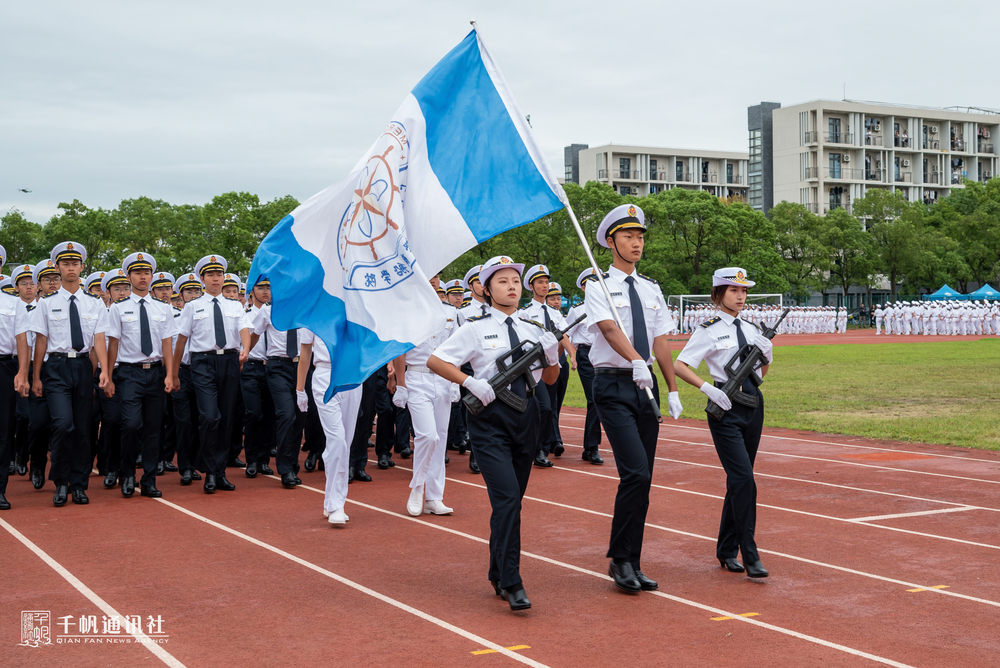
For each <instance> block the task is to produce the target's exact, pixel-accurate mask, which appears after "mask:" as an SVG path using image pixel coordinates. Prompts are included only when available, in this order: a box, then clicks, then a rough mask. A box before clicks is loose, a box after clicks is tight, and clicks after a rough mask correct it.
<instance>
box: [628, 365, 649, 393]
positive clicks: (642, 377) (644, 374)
mask: <svg viewBox="0 0 1000 668" xmlns="http://www.w3.org/2000/svg"><path fill="white" fill-rule="evenodd" d="M632 380H633V381H635V384H636V385H638V386H639V389H640V390H651V389H653V374H651V373H649V367H648V366H646V360H632Z"/></svg>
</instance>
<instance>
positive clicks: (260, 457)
mask: <svg viewBox="0 0 1000 668" xmlns="http://www.w3.org/2000/svg"><path fill="white" fill-rule="evenodd" d="M268 364H270V362H268ZM240 388H241V394H242V397H243V414H242V417H243V419H242V420H241V422H242V431H243V434H244V447H245V450H246V456H247V464H250V463H252V462H256V463H257V464H267V463H268V462H269V461H271V443H272V441H273V435H274V402H272V401H271V388H270V387H269V386H268V380H267V366H266V365H265V364H264V362H262V361H260V360H247V361H246V363H244V364H243V370H242V371H241V372H240ZM236 410H237V411H239V408H238V407H237V409H236ZM237 454H239V453H237ZM229 455H230V457H232V456H233V454H232V449H230V451H229Z"/></svg>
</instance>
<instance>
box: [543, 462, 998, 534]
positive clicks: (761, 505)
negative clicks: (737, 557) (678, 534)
mask: <svg viewBox="0 0 1000 668" xmlns="http://www.w3.org/2000/svg"><path fill="white" fill-rule="evenodd" d="M552 469H553V470H556V471H569V472H570V473H577V474H580V475H589V476H594V477H595V478H607V479H608V480H618V476H610V475H605V474H603V473H595V472H593V471H580V470H577V469H571V468H566V467H565V466H553V467H552ZM652 487H654V488H656V489H663V490H667V491H670V492H679V493H681V494H691V495H693V496H703V497H706V498H709V499H720V500H721V499H724V498H725V497H724V496H719V495H718V494H707V493H706V492H696V491H694V490H692V489H680V488H678V487H668V486H667V485H657V484H656V483H653V485H652ZM757 507H758V508H770V509H771V510H780V511H782V512H786V513H794V514H796V515H806V516H807V517H817V518H819V519H822V520H830V521H833V522H846V523H847V524H854V525H857V526H863V527H875V528H877V529H883V530H885V531H895V532H897V533H907V534H911V535H914V536H923V537H925V538H935V539H937V540H946V541H949V542H952V543H962V544H963V545H974V546H975V547H988V548H989V549H991V550H1000V545H989V544H987V543H976V542H974V541H971V540H962V539H961V538H952V537H950V536H940V535H938V534H932V533H924V532H922V531H910V530H909V529H900V528H898V527H890V526H885V525H883V524H869V523H867V522H861V521H857V520H851V519H845V518H843V517H833V516H832V515H821V514H819V513H810V512H808V511H805V510H795V509H793V508H783V507H781V506H772V505H768V504H766V503H758V504H757Z"/></svg>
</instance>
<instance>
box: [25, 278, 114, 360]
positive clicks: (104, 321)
mask: <svg viewBox="0 0 1000 668" xmlns="http://www.w3.org/2000/svg"><path fill="white" fill-rule="evenodd" d="M71 295H72V296H74V297H75V298H76V299H75V302H76V308H77V311H78V312H79V314H80V328H81V329H82V332H83V348H81V349H80V351H79V353H80V354H88V353H90V349H91V348H92V347H93V345H94V337H95V336H97V335H98V334H104V333H105V332H106V331H108V309H107V308H106V307H105V306H104V302H103V301H101V299H100V298H99V297H95V296H94V295H92V294H90V293H89V292H84V291H83V290H82V289H80V288H79V287H77V290H76V292H75V293H70V292H69V291H68V290H66V288H63V287H61V288H59V289H58V290H57V291H56V292H53V293H52V294H49V295H46V296H45V297H42V298H41V299H39V300H38V303H37V304H36V305H35V308H34V309H32V311H31V313H32V315H33V316H34V317H33V318H32V319H31V329H32V331H34V332H36V333H37V334H41V335H42V336H45V337H47V339H48V342H47V348H46V351H45V352H47V353H71V352H76V351H74V350H73V338H72V332H71V330H70V322H69V304H70V300H69V298H70V296H71Z"/></svg>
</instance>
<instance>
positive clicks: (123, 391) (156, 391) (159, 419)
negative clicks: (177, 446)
mask: <svg viewBox="0 0 1000 668" xmlns="http://www.w3.org/2000/svg"><path fill="white" fill-rule="evenodd" d="M166 377H167V369H166V368H165V367H164V366H163V364H162V363H161V364H159V365H158V366H154V367H150V368H149V369H143V368H142V367H141V366H126V365H124V364H120V365H119V366H118V368H117V369H115V373H114V381H115V396H116V397H120V399H121V404H120V406H121V444H122V446H121V450H122V454H121V460H120V461H121V467H120V468H119V471H120V472H121V475H122V477H124V478H134V477H135V460H136V457H138V456H139V455H140V454H141V455H142V480H141V481H140V484H141V485H152V486H154V487H155V486H156V467H157V464H158V463H159V461H160V432H161V431H162V429H163V395H164V394H165V390H164V387H163V381H164V379H165V378H166Z"/></svg>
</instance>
